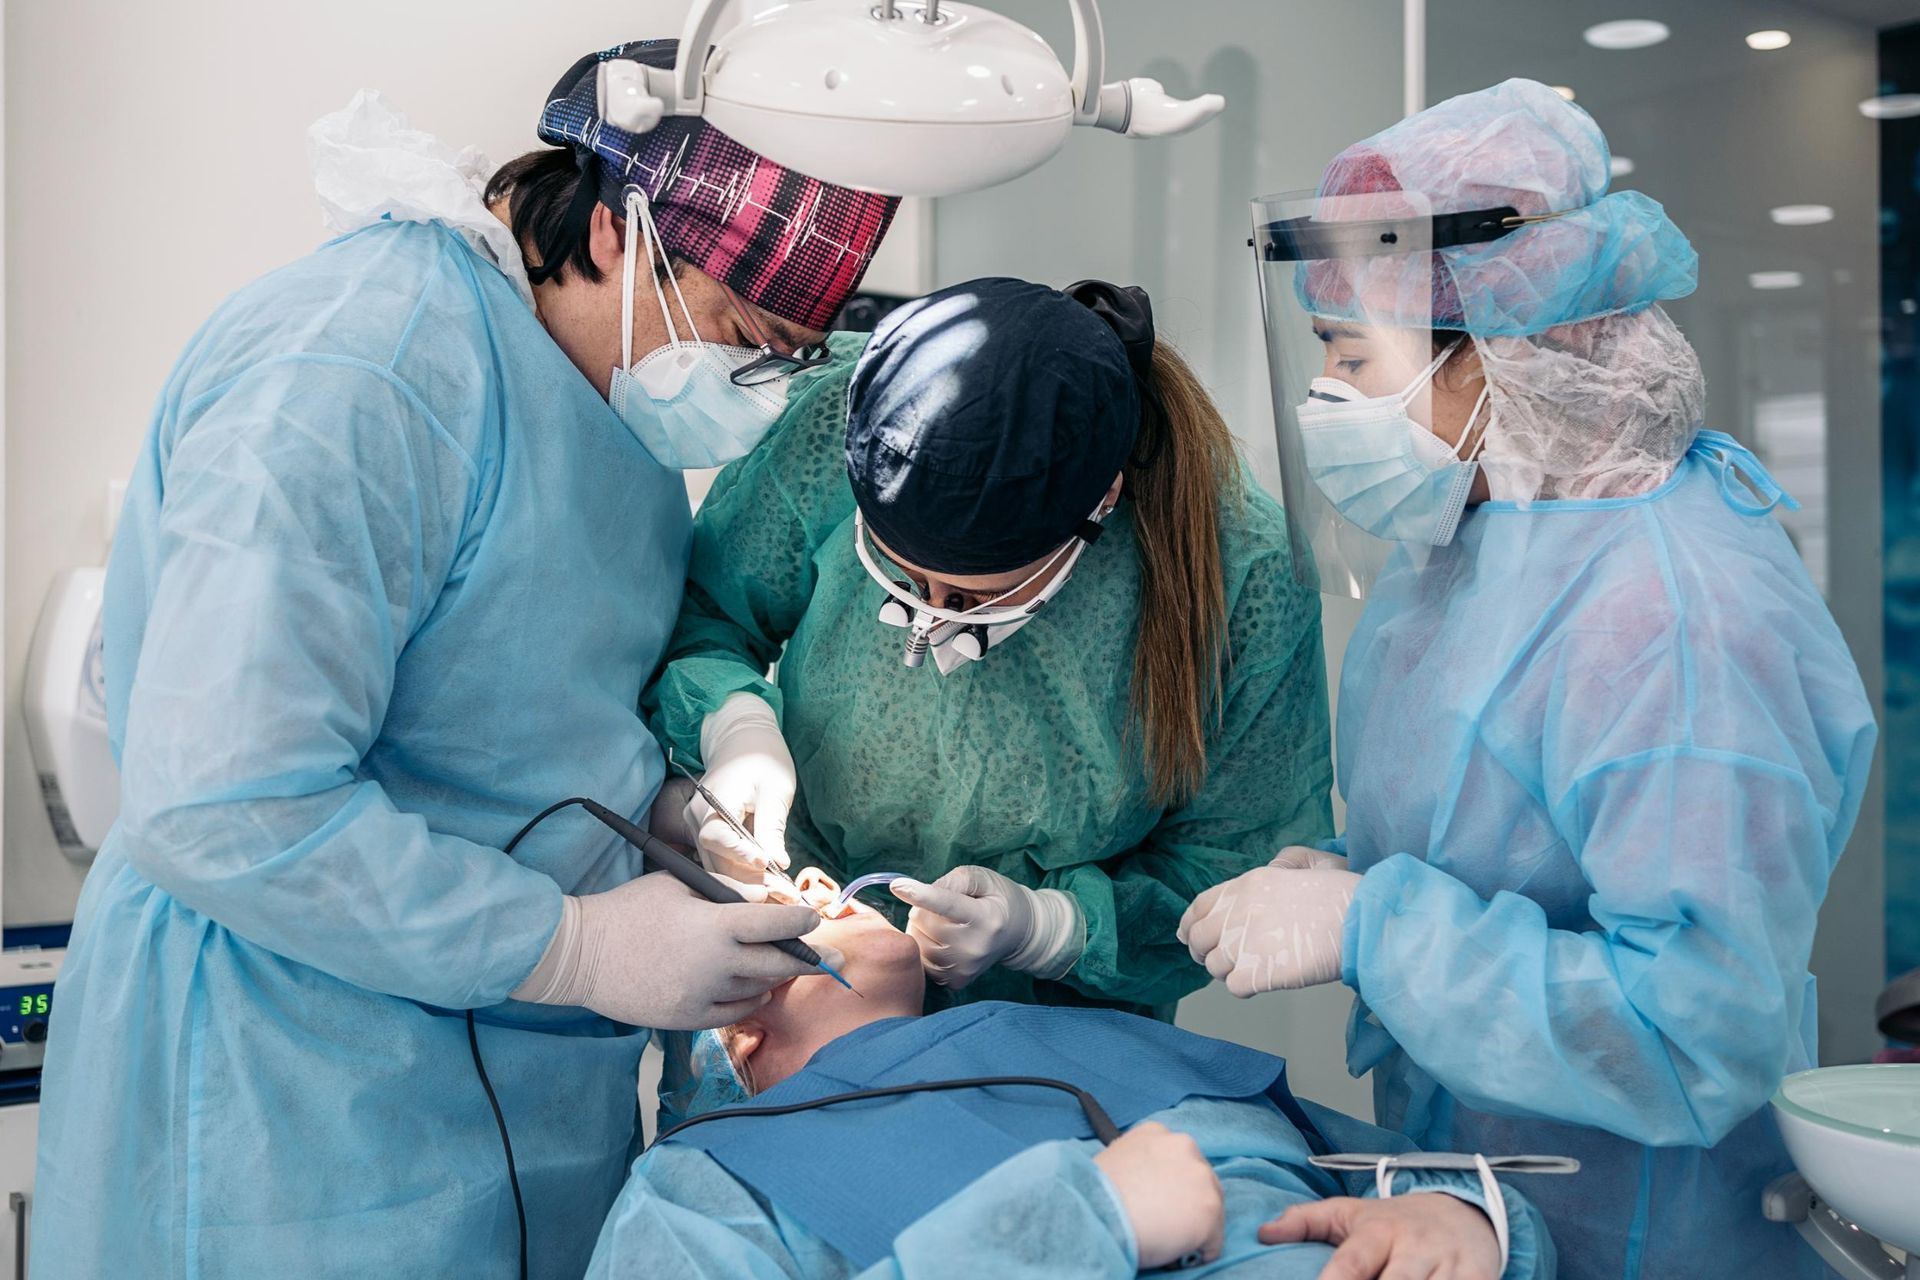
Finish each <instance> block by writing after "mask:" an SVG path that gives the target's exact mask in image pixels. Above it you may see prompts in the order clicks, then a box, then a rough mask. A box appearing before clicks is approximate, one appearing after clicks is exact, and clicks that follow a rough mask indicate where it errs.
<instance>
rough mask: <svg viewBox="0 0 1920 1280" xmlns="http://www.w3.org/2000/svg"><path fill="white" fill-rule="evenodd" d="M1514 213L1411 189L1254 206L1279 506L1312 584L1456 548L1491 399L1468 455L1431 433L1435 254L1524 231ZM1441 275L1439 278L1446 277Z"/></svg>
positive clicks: (1333, 585)
mask: <svg viewBox="0 0 1920 1280" xmlns="http://www.w3.org/2000/svg"><path fill="white" fill-rule="evenodd" d="M1513 216H1514V211H1513V210H1512V209H1494V210H1485V211H1479V212H1475V213H1467V214H1447V215H1441V216H1438V217H1435V216H1432V215H1431V214H1430V212H1429V206H1428V205H1427V202H1426V201H1425V200H1424V199H1422V198H1421V197H1420V196H1419V195H1418V194H1416V193H1412V192H1404V191H1393V192H1380V193H1372V194H1366V195H1354V196H1322V195H1318V194H1316V193H1314V192H1312V191H1306V192H1293V193H1287V194H1282V195H1274V196H1266V197H1263V198H1261V199H1258V200H1256V201H1254V204H1253V247H1254V257H1255V261H1256V264H1257V270H1258V272H1259V277H1260V305H1261V312H1262V315H1263V317H1264V321H1265V330H1266V341H1267V364H1268V370H1269V372H1270V374H1271V376H1272V378H1273V408H1274V420H1275V429H1276V432H1277V436H1278V439H1277V444H1278V449H1279V461H1280V485H1281V499H1282V502H1283V503H1284V504H1285V507H1286V512H1287V528H1288V533H1289V537H1290V540H1291V542H1292V549H1293V562H1294V571H1295V573H1296V574H1297V576H1298V577H1299V578H1300V580H1301V581H1302V582H1304V583H1306V584H1307V585H1309V586H1312V587H1314V588H1316V589H1318V590H1320V591H1322V592H1325V593H1326V594H1328V595H1336V596H1351V597H1354V598H1356V599H1357V598H1360V597H1364V596H1365V595H1366V593H1367V591H1368V589H1369V588H1370V587H1371V586H1372V585H1373V582H1374V580H1375V578H1376V577H1377V576H1378V575H1379V573H1380V571H1381V569H1382V568H1383V567H1384V566H1385V565H1386V563H1387V561H1388V560H1389V559H1390V558H1391V557H1395V556H1404V557H1411V558H1413V559H1414V560H1415V561H1416V562H1419V561H1421V560H1423V558H1424V557H1425V556H1426V555H1428V554H1430V553H1431V550H1432V548H1434V547H1436V546H1445V545H1447V544H1448V543H1449V542H1451V541H1452V538H1453V535H1454V533H1455V531H1456V530H1457V528H1458V524H1459V521H1460V518H1461V516H1462V514H1463V513H1464V512H1465V509H1466V504H1467V499H1468V496H1469V494H1470V492H1471V490H1472V488H1473V483H1474V479H1475V477H1476V474H1477V462H1476V460H1475V452H1476V450H1477V448H1478V442H1479V441H1480V440H1482V439H1484V430H1483V427H1484V423H1485V420H1486V402H1485V395H1484V391H1483V394H1482V397H1481V400H1480V402H1479V403H1478V404H1476V405H1475V406H1474V409H1473V412H1472V415H1471V416H1470V417H1469V418H1468V420H1467V424H1466V428H1465V429H1464V430H1463V432H1462V434H1461V437H1460V444H1458V445H1454V444H1450V443H1448V442H1447V441H1446V440H1444V439H1441V438H1440V437H1438V436H1436V435H1434V434H1433V432H1432V430H1431V429H1430V428H1431V426H1432V424H1433V422H1434V415H1433V391H1432V388H1433V380H1434V378H1435V376H1436V374H1437V373H1438V371H1439V370H1440V368H1441V366H1442V365H1444V364H1445V362H1446V360H1447V358H1448V357H1449V356H1450V355H1451V354H1452V353H1453V352H1454V350H1456V349H1457V347H1458V346H1459V344H1460V343H1462V342H1464V341H1467V339H1466V338H1465V337H1464V335H1462V334H1459V333H1455V332H1448V331H1445V330H1436V329H1435V327H1434V324H1433V299H1434V291H1435V288H1436V287H1446V286H1445V284H1444V282H1445V280H1446V273H1445V267H1444V265H1442V264H1439V263H1438V262H1437V259H1436V257H1435V254H1436V253H1437V252H1438V251H1439V250H1440V249H1443V248H1446V247H1448V246H1450V245H1456V244H1470V243H1478V242H1480V241H1485V240H1492V239H1497V238H1498V237H1499V236H1502V235H1505V234H1506V233H1507V232H1508V231H1510V230H1512V229H1513V227H1514V226H1517V225H1519V224H1518V223H1517V222H1512V221H1510V220H1511V219H1512V218H1513ZM1436 266H1438V267H1439V272H1438V274H1436Z"/></svg>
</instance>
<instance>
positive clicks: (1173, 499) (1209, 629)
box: [1065, 280, 1244, 809]
mask: <svg viewBox="0 0 1920 1280" xmlns="http://www.w3.org/2000/svg"><path fill="white" fill-rule="evenodd" d="M1065 292H1066V294H1067V296H1068V297H1070V298H1072V299H1073V300H1074V301H1076V302H1078V303H1080V304H1081V305H1082V306H1084V307H1086V308H1088V309H1089V310H1091V311H1092V312H1093V313H1094V314H1095V315H1097V316H1099V317H1100V319H1101V320H1103V321H1105V322H1106V324H1107V326H1108V327H1109V328H1111V329H1112V330H1113V331H1114V333H1115V334H1116V335H1117V336H1118V337H1119V339H1120V342H1121V345H1122V346H1124V347H1125V348H1126V351H1127V363H1128V364H1129V365H1130V366H1132V368H1133V377H1134V385H1135V386H1136V387H1137V388H1138V389H1139V393H1140V424H1139V427H1138V429H1137V430H1136V432H1135V433H1134V443H1133V453H1132V456H1131V457H1129V458H1128V459H1127V463H1126V466H1124V467H1123V468H1122V469H1121V474H1122V475H1123V476H1124V477H1125V484H1124V487H1123V491H1124V492H1125V493H1127V494H1130V495H1131V496H1132V498H1133V505H1134V511H1135V516H1134V521H1133V536H1134V543H1135V545H1136V546H1137V548H1138V550H1139V560H1140V625H1139V631H1138V636H1137V639H1136V641H1135V645H1134V651H1133V684H1132V689H1131V696H1130V698H1129V702H1130V713H1131V715H1130V720H1129V723H1128V726H1127V730H1128V736H1129V737H1130V738H1131V739H1133V740H1134V741H1136V742H1137V743H1138V744H1139V747H1140V754H1141V762H1142V765H1143V766H1144V768H1145V770H1146V775H1147V792H1148V795H1149V796H1150V797H1151V798H1152V800H1153V802H1154V803H1155V804H1156V805H1158V806H1160V807H1161V808H1163V809H1170V808H1172V807H1174V806H1175V805H1177V804H1181V803H1184V802H1185V801H1187V800H1189V799H1191V798H1192V797H1193V795H1194V793H1195V792H1197V791H1199V790H1200V786H1201V784H1202V783H1204V782H1205V781H1206V780H1207V730H1208V729H1209V728H1210V727H1211V726H1212V725H1213V723H1214V722H1215V721H1216V720H1217V718H1218V716H1219V713H1220V695H1221V686H1222V684H1223V682H1224V674H1225V667H1226V663H1227V659H1228V654H1227V587H1226V572H1225V570H1224V569H1223V568H1222V567H1221V564H1220V512H1221V508H1222V506H1223V505H1228V506H1231V505H1233V504H1237V503H1239V502H1240V501H1241V500H1242V498H1243V497H1244V494H1243V493H1242V490H1241V483H1242V481H1241V478H1240V458H1239V454H1238V453H1236V452H1235V450H1234V443H1233V433H1232V432H1231V431H1229V430H1227V424H1226V421H1225V420H1224V419H1222V418H1221V416H1220V410H1219V409H1218V408H1216V407H1215V406H1214V403H1213V399H1212V397H1210V396H1208V395H1207V389H1206V388H1205V387H1203V386H1201V385H1200V379H1199V378H1197V377H1195V376H1194V373H1193V370H1192V369H1190V368H1188V367H1187V362H1186V361H1185V360H1182V359H1181V358H1180V356H1179V355H1178V353H1176V352H1175V351H1174V350H1173V348H1172V347H1169V346H1168V345H1167V344H1166V343H1164V342H1160V341H1158V340H1157V339H1156V338H1155V337H1154V331H1153V304H1152V302H1151V301H1149V300H1148V298H1147V295H1146V291H1145V290H1143V289H1140V288H1137V287H1134V286H1131V285H1112V284H1108V283H1107V282H1105V281H1104V280H1082V281H1081V282H1080V283H1078V284H1072V285H1068V286H1067V288H1066V290H1065Z"/></svg>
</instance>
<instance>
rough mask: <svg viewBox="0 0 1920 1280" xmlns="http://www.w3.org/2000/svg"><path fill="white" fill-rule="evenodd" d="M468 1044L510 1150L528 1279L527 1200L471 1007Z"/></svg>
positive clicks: (509, 1163) (524, 1270) (510, 1176)
mask: <svg viewBox="0 0 1920 1280" xmlns="http://www.w3.org/2000/svg"><path fill="white" fill-rule="evenodd" d="M467 1047H468V1048H470V1049H472V1050H473V1069H474V1070H475V1071H477V1072H479V1073H480V1087H481V1088H483V1089H485V1090H486V1091H487V1105H488V1106H490V1107H492V1108H493V1122H494V1123H495V1124H496V1125H498V1126H500V1149H501V1150H503V1151H505V1152H506V1153H507V1182H508V1183H509V1184H511V1185H512V1187H513V1212H514V1216H515V1217H516V1218H518V1219H519V1222H520V1280H527V1203H526V1201H525V1200H523V1199H521V1197H520V1170H519V1169H518V1168H517V1167H516V1166H515V1165H514V1163H513V1139H512V1138H509V1137H508V1136H507V1117H506V1116H505V1115H504V1114H502V1113H501V1111H500V1099H499V1098H497V1097H495V1096H494V1092H493V1081H492V1080H490V1079H488V1078H487V1064H486V1063H484V1062H482V1061H481V1060H480V1033H479V1031H477V1030H476V1029H475V1028H474V1025H473V1010H471V1009H469V1010H467Z"/></svg>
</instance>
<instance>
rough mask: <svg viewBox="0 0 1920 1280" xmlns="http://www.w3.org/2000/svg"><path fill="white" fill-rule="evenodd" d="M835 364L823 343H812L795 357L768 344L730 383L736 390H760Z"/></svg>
mask: <svg viewBox="0 0 1920 1280" xmlns="http://www.w3.org/2000/svg"><path fill="white" fill-rule="evenodd" d="M832 362H833V352H832V351H830V350H828V349H827V344H826V343H824V342H810V343H808V344H807V345H806V346H804V347H801V348H800V349H799V350H798V351H795V352H794V353H793V354H792V355H788V354H787V353H786V352H784V351H776V350H774V348H773V347H772V346H771V345H770V344H768V343H764V342H763V343H761V344H760V354H759V355H757V356H755V357H754V358H753V359H751V360H749V361H747V362H746V363H745V364H743V365H741V366H740V367H739V368H738V369H735V370H734V371H733V372H732V373H731V374H730V375H728V378H729V380H730V381H731V382H732V383H733V385H734V386H736V387H757V386H761V385H763V384H765V383H768V382H778V381H779V380H780V379H782V378H784V377H787V376H789V375H790V374H795V373H799V372H800V371H802V370H803V369H818V368H820V367H821V366H822V365H826V364H831V363H832Z"/></svg>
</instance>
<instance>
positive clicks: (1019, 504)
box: [847, 279, 1141, 574]
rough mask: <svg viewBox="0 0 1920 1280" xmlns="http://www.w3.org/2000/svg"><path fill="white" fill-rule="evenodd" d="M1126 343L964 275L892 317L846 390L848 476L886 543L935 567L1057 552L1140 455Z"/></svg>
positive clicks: (1054, 307) (1025, 294) (1042, 299)
mask: <svg viewBox="0 0 1920 1280" xmlns="http://www.w3.org/2000/svg"><path fill="white" fill-rule="evenodd" d="M1140 403H1141V401H1140V390H1139V387H1138V385H1137V384H1136V382H1135V375H1134V371H1133V367H1132V365H1131V364H1130V363H1129V361H1128V358H1127V348H1126V346H1125V344H1124V343H1122V342H1121V340H1120V338H1119V336H1118V335H1117V334H1116V333H1115V332H1114V330H1113V328H1112V327H1111V326H1110V325H1109V324H1108V323H1107V322H1106V321H1104V320H1102V319H1101V318H1100V317H1099V316H1097V315H1095V314H1094V312H1093V311H1092V310H1091V309H1090V308H1089V307H1088V306H1086V305H1084V304H1082V303H1080V302H1076V301H1074V300H1073V299H1072V298H1069V297H1067V296H1066V295H1065V294H1063V293H1061V292H1060V291H1059V290H1057V289H1049V288H1047V287H1046V286H1045V285H1038V284H1029V283H1027V282H1026V281H1024V280H1007V279H988V280H973V281H969V282H968V283H966V284H959V285H954V286H952V287H950V288H946V289H942V290H940V291H939V292H938V293H932V294H929V295H927V296H926V297H924V298H921V299H919V300H918V301H916V302H910V303H908V304H907V305H906V306H904V307H901V308H900V309H899V310H897V311H895V312H893V313H892V314H891V315H889V316H888V317H887V318H886V320H885V321H884V322H883V323H882V324H881V326H880V328H879V330H878V331H877V332H876V333H875V334H874V336H873V341H872V342H870V343H869V344H868V346H867V349H866V352H865V353H864V354H863V355H862V356H861V358H860V363H859V365H858V367H857V368H856V369H855V370H854V374H853V381H852V383H851V385H850V386H849V389H848V412H847V478H848V480H849V481H850V482H851V484H852V485H853V496H854V500H855V501H856V502H858V503H859V504H860V511H861V514H862V515H864V516H865V517H866V520H867V525H868V527H869V528H871V529H872V530H873V533H874V536H875V537H877V538H879V539H880V541H881V542H882V543H884V544H885V545H886V547H887V548H888V549H889V550H891V551H892V552H894V554H896V555H897V556H899V557H901V558H902V559H904V560H906V561H908V562H910V563H911V564H913V565H916V566H918V567H920V568H923V569H930V570H933V571H935V572H938V573H956V574H985V573H1005V572H1008V571H1011V570H1014V569H1018V568H1021V567H1023V566H1025V565H1029V564H1031V563H1033V562H1034V561H1035V560H1039V559H1041V558H1043V557H1045V556H1047V555H1050V554H1052V553H1053V552H1055V551H1057V550H1059V549H1060V547H1061V546H1062V545H1063V544H1065V543H1066V541H1067V539H1068V538H1070V537H1072V536H1073V533H1074V531H1075V530H1077V529H1078V528H1079V527H1080V523H1081V522H1082V521H1083V520H1085V519H1086V518H1087V517H1088V516H1089V515H1091V514H1092V512H1093V509H1094V506H1095V504H1097V503H1098V502H1099V501H1100V498H1101V495H1102V494H1104V493H1106V491H1107V489H1108V487H1109V486H1111V485H1112V484H1113V478H1114V477H1115V476H1116V475H1118V474H1120V470H1121V468H1122V467H1124V466H1125V465H1126V462H1127V458H1128V456H1129V454H1131V453H1132V451H1133V443H1134V436H1135V435H1136V433H1137V432H1138V431H1139V428H1140Z"/></svg>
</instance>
